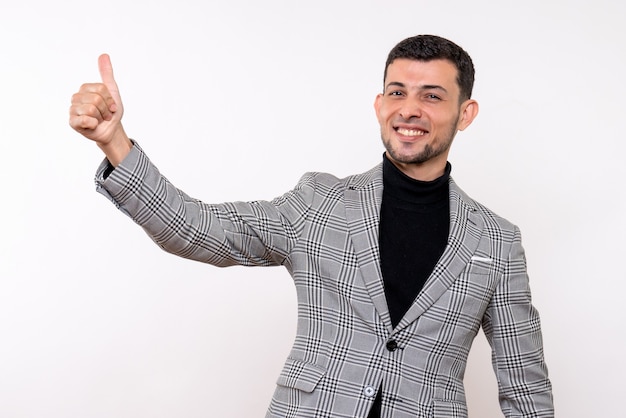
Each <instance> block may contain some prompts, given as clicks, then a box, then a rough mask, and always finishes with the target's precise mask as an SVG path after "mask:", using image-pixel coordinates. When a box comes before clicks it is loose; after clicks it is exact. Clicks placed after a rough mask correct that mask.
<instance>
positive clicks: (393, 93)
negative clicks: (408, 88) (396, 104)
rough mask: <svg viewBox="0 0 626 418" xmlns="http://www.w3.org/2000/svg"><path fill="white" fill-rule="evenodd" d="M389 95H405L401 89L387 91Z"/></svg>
mask: <svg viewBox="0 0 626 418" xmlns="http://www.w3.org/2000/svg"><path fill="white" fill-rule="evenodd" d="M387 95H388V96H395V97H399V96H402V95H404V93H402V92H401V91H400V90H392V91H390V92H389V93H387Z"/></svg>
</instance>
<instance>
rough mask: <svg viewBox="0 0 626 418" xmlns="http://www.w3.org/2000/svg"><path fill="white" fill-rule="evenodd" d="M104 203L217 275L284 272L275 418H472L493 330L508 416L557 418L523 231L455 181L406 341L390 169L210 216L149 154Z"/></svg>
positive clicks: (121, 173)
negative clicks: (286, 290)
mask: <svg viewBox="0 0 626 418" xmlns="http://www.w3.org/2000/svg"><path fill="white" fill-rule="evenodd" d="M104 168H105V165H104V164H103V165H102V166H101V167H100V169H99V171H98V174H97V177H96V183H97V187H98V189H99V191H100V192H101V193H103V194H105V195H106V196H107V197H109V198H110V199H111V200H112V201H113V202H114V203H115V205H116V206H117V207H118V208H119V209H120V210H122V211H123V212H125V213H126V214H127V215H129V216H130V217H131V218H132V219H133V220H134V221H135V222H137V223H138V224H139V225H141V226H142V227H143V228H144V230H145V231H146V232H147V233H148V235H150V237H152V239H153V240H154V241H155V242H156V243H157V244H158V245H159V246H160V247H162V248H163V249H164V250H166V251H168V252H171V253H173V254H177V255H179V256H181V257H185V258H189V259H193V260H198V261H202V262H205V263H209V264H213V265H216V266H230V265H246V266H277V265H282V266H284V267H285V268H286V269H287V270H288V271H289V273H290V274H291V276H292V277H293V280H294V283H295V286H296V292H297V298H298V326H297V336H296V339H295V342H294V344H293V348H292V350H291V353H290V354H289V356H288V358H287V361H286V363H285V366H284V368H283V370H282V372H281V373H280V376H279V377H278V381H277V387H276V391H275V393H274V396H273V399H272V401H271V404H270V407H269V410H268V412H267V416H268V417H333V418H339V417H345V418H354V417H366V416H367V414H368V411H369V409H370V407H371V406H372V403H373V401H374V399H375V397H376V395H377V393H378V391H379V390H382V417H393V418H404V417H407V418H408V417H413V418H415V417H467V406H466V402H465V394H464V389H463V376H464V372H465V365H466V360H467V356H468V353H469V350H470V346H471V344H472V340H473V339H474V337H475V336H476V333H477V332H478V330H479V327H480V326H481V325H482V327H483V330H484V332H485V334H486V336H487V338H488V339H489V342H490V344H491V346H492V347H493V366H494V370H495V372H496V375H497V379H498V386H499V390H500V402H501V407H502V411H503V412H504V415H505V416H507V417H553V416H554V413H553V406H552V395H551V386H550V381H549V380H548V376H547V369H546V366H545V363H544V358H543V348H542V338H541V331H540V324H539V317H538V315H537V312H536V310H535V309H534V308H533V306H532V305H531V296H530V289H529V285H528V277H527V274H526V263H525V258H524V251H523V249H522V246H521V241H520V233H519V230H518V229H517V228H516V227H515V226H514V225H512V224H510V223H509V222H507V221H506V220H504V219H502V218H500V217H498V216H496V215H495V214H493V213H492V212H491V211H489V210H488V209H486V208H485V207H483V206H481V205H480V204H478V203H476V202H475V201H473V200H472V199H470V198H469V197H468V196H466V195H465V194H464V193H463V192H462V191H461V190H460V189H459V187H458V186H457V185H456V184H455V183H454V182H453V181H452V180H451V181H450V237H449V240H448V245H447V247H446V249H445V252H444V254H443V255H442V257H441V259H440V260H439V262H438V263H437V265H436V266H435V268H434V270H433V272H432V274H431V276H430V278H429V279H428V280H427V282H426V284H425V286H424V288H423V290H422V291H421V292H420V294H419V295H418V297H417V299H416V300H415V302H414V303H413V305H412V306H411V308H410V309H409V311H408V312H407V313H406V315H405V316H404V318H403V319H402V321H401V322H400V323H399V324H398V325H397V326H396V328H392V325H391V320H390V317H389V311H388V309H387V304H386V300H385V294H384V290H383V281H382V277H381V271H380V259H379V251H378V220H379V219H378V217H379V210H380V204H381V198H382V188H383V183H382V168H381V165H379V166H377V167H375V168H373V169H372V170H370V171H368V172H366V173H364V174H360V175H355V176H350V177H347V178H345V179H337V178H335V177H333V176H331V175H328V174H321V173H308V174H305V175H304V176H303V177H302V179H301V180H300V182H299V183H298V184H297V186H296V187H295V188H294V189H293V190H291V191H290V192H288V193H286V194H284V195H283V196H281V197H279V198H276V199H274V200H272V201H256V202H235V203H223V204H215V205H209V204H205V203H202V202H200V201H198V200H195V199H192V198H190V197H188V196H187V195H186V194H184V193H183V192H181V191H180V190H178V189H176V188H174V186H172V185H171V184H170V183H169V182H168V181H167V180H166V179H165V178H164V177H163V176H161V174H160V173H159V171H158V170H157V169H156V167H154V165H152V163H151V162H150V161H149V159H148V158H147V157H146V155H145V154H144V153H143V151H142V150H141V149H140V148H139V146H135V147H134V149H133V150H132V152H131V154H130V155H129V156H128V157H127V158H126V159H125V160H124V162H123V163H122V164H121V165H119V166H118V167H117V168H116V169H115V170H114V171H113V173H112V174H110V175H109V176H108V177H107V179H106V180H104V179H103V178H102V177H103V172H104Z"/></svg>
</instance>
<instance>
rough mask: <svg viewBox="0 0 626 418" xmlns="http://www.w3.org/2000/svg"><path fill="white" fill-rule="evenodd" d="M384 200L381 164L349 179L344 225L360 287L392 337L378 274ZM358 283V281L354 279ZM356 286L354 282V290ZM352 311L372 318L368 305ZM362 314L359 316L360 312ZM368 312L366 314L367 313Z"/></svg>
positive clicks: (354, 305)
mask: <svg viewBox="0 0 626 418" xmlns="http://www.w3.org/2000/svg"><path fill="white" fill-rule="evenodd" d="M382 198H383V172H382V164H379V165H377V166H376V167H374V168H373V169H371V170H370V171H368V172H366V173H364V174H362V175H358V176H354V177H351V178H350V179H349V180H348V182H347V183H346V190H345V192H344V199H345V205H346V221H347V224H348V230H349V231H350V236H351V238H352V245H353V246H354V250H355V253H356V257H357V260H358V262H359V269H360V272H361V278H362V280H363V282H362V285H363V286H364V287H365V290H366V292H367V293H368V294H369V296H370V298H371V301H372V303H373V304H374V308H375V309H376V312H377V313H378V315H379V317H380V319H381V320H382V322H383V323H384V324H385V327H386V328H387V331H388V332H389V333H391V331H392V330H393V328H392V326H391V317H390V316H389V309H388V308H387V300H386V299H385V289H384V286H383V278H382V273H381V270H380V251H379V248H378V225H379V220H380V206H381V203H382ZM357 280H358V279H357ZM358 285H359V283H358V282H355V286H358ZM353 307H354V309H355V310H356V311H357V313H359V314H360V316H361V317H362V318H364V319H366V318H370V317H371V304H370V303H367V304H359V303H356V301H353ZM361 310H363V311H362V312H359V311H361ZM367 310H369V312H367Z"/></svg>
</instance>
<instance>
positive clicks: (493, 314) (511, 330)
mask: <svg viewBox="0 0 626 418" xmlns="http://www.w3.org/2000/svg"><path fill="white" fill-rule="evenodd" d="M483 330H484V332H485V335H486V336H487V340H488V341H489V344H490V345H491V348H492V362H493V367H494V370H495V373H496V377H497V380H498V389H499V392H500V406H501V408H502V412H503V413H504V415H505V416H506V417H528V418H529V417H542V418H544V417H545V418H553V417H554V407H553V401H552V388H551V383H550V380H549V379H548V370H547V367H546V364H545V361H544V354H543V342H542V336H541V326H540V321H539V314H538V313H537V311H536V309H535V308H534V306H533V305H532V303H531V294H530V287H529V283H528V275H527V272H526V259H525V255H524V249H523V248H522V244H521V236H520V231H519V229H518V228H517V227H515V234H514V238H513V242H512V244H511V249H510V252H509V257H508V262H507V264H506V266H505V269H504V274H503V276H502V279H501V282H500V283H499V284H498V287H497V289H496V291H495V293H494V295H493V298H492V300H491V302H490V304H489V307H488V308H487V311H486V314H485V316H484V319H483Z"/></svg>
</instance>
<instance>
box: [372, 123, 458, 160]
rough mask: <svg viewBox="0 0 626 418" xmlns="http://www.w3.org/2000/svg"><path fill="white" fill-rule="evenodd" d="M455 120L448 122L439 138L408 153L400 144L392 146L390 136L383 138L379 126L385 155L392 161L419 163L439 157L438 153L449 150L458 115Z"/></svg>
mask: <svg viewBox="0 0 626 418" xmlns="http://www.w3.org/2000/svg"><path fill="white" fill-rule="evenodd" d="M455 119H456V120H455V121H454V122H453V123H451V124H450V126H449V128H448V130H447V131H446V132H444V135H443V136H440V137H439V138H435V141H433V142H432V143H431V144H426V145H424V147H423V148H422V149H421V150H419V151H412V152H410V153H407V152H403V150H402V149H401V148H402V144H399V145H397V146H396V147H395V148H394V145H393V143H392V141H391V139H390V138H385V135H384V132H383V129H382V127H381V135H380V137H381V139H382V141H383V145H384V146H385V149H386V150H387V155H388V156H389V157H390V158H391V159H392V160H394V161H396V162H399V163H402V164H416V165H421V164H424V163H426V162H428V161H429V160H432V159H433V158H436V157H439V156H440V155H442V154H444V153H447V152H448V151H449V150H450V146H451V145H452V141H453V140H454V136H455V135H456V128H457V124H458V119H459V116H457V117H456V118H455Z"/></svg>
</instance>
